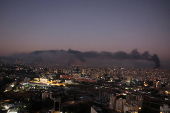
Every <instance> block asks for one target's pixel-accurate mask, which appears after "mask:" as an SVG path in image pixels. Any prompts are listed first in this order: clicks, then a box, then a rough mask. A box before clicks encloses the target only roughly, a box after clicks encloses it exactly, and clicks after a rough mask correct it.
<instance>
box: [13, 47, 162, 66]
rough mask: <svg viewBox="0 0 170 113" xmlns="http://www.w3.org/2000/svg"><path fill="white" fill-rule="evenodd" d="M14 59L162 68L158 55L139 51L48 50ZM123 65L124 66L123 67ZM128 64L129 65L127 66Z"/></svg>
mask: <svg viewBox="0 0 170 113" xmlns="http://www.w3.org/2000/svg"><path fill="white" fill-rule="evenodd" d="M13 57H15V58H18V59H21V60H25V61H27V62H33V61H36V62H39V63H41V64H44V65H47V64H48V65H49V64H50V65H56V64H59V65H65V66H67V65H72V64H74V65H86V66H99V65H101V66H125V65H126V66H128V65H130V66H132V67H136V66H137V67H138V66H139V65H144V63H145V64H146V65H147V63H148V65H150V64H152V62H154V63H155V66H154V68H159V67H160V60H159V58H158V56H157V55H156V54H154V55H150V54H149V52H148V51H145V52H144V53H142V54H141V53H139V52H138V51H137V49H134V50H132V52H130V53H126V52H123V51H118V52H115V53H111V52H107V51H102V52H95V51H87V52H81V51H77V50H72V49H69V50H68V51H65V50H48V51H34V52H31V53H29V54H17V55H13ZM122 64H123V65H122ZM127 64H128V65H127ZM145 67H146V66H145Z"/></svg>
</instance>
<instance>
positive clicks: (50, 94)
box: [42, 92, 52, 99]
mask: <svg viewBox="0 0 170 113" xmlns="http://www.w3.org/2000/svg"><path fill="white" fill-rule="evenodd" d="M48 97H49V98H50V99H52V93H47V92H44V93H42V99H46V98H48Z"/></svg>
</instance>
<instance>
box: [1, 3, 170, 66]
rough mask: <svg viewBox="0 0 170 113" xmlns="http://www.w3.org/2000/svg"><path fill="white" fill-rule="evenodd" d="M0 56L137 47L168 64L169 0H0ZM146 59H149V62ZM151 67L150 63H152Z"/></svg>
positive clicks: (113, 50)
mask: <svg viewBox="0 0 170 113" xmlns="http://www.w3.org/2000/svg"><path fill="white" fill-rule="evenodd" d="M0 10H1V13H0V26H1V27H0V55H1V56H9V55H12V54H16V53H17V54H20V53H30V52H33V51H43V50H65V51H67V50H69V48H71V49H73V50H77V51H81V52H85V51H96V52H102V51H107V52H111V53H116V52H119V51H123V52H125V53H127V54H129V53H131V51H132V50H134V49H137V50H138V51H139V53H141V54H142V53H144V52H145V51H148V52H149V53H150V54H151V55H153V54H156V55H157V56H158V57H159V59H160V62H161V67H162V68H169V67H170V53H169V48H170V45H169V42H170V38H169V36H170V21H169V20H170V14H169V12H170V1H168V0H164V1H159V0H151V1H147V0H142V1H135V0H131V1H118V0H108V1H103V0H97V1H95V0H94V1H91V0H71V1H54V0H51V1H46V0H41V1H38V0H32V1H21V0H15V1H11V0H1V1H0ZM146 64H147V63H146ZM148 67H152V66H148Z"/></svg>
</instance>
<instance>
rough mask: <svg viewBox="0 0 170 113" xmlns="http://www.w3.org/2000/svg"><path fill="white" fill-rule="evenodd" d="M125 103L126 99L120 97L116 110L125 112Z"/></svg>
mask: <svg viewBox="0 0 170 113" xmlns="http://www.w3.org/2000/svg"><path fill="white" fill-rule="evenodd" d="M125 104H126V100H125V99H122V98H120V99H118V100H116V110H117V111H119V112H123V111H124V105H125Z"/></svg>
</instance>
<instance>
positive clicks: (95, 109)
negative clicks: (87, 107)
mask: <svg viewBox="0 0 170 113" xmlns="http://www.w3.org/2000/svg"><path fill="white" fill-rule="evenodd" d="M101 112H102V109H100V108H99V107H96V106H92V107H91V113H101Z"/></svg>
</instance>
